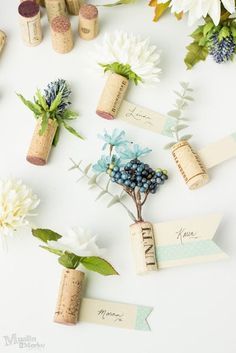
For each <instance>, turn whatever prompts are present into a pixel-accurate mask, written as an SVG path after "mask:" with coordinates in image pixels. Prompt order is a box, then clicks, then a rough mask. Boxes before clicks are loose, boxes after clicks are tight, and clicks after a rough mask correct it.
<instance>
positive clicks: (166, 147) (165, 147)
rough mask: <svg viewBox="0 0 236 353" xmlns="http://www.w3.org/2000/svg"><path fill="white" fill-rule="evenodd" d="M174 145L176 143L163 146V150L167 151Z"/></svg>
mask: <svg viewBox="0 0 236 353" xmlns="http://www.w3.org/2000/svg"><path fill="white" fill-rule="evenodd" d="M175 144H176V142H170V143H168V144H167V145H165V146H164V149H165V150H169V149H170V148H171V147H173V146H174V145H175Z"/></svg>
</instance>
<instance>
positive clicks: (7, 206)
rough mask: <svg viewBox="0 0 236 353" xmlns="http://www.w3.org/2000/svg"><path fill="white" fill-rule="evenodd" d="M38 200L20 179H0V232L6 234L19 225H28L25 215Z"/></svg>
mask: <svg viewBox="0 0 236 353" xmlns="http://www.w3.org/2000/svg"><path fill="white" fill-rule="evenodd" d="M39 202H40V200H39V199H38V197H37V195H35V194H33V192H32V190H31V189H29V188H28V187H27V186H26V185H24V184H22V181H21V180H14V179H13V180H11V179H10V180H7V181H3V180H0V234H1V235H3V236H8V235H11V234H12V233H13V231H14V230H17V229H18V228H20V227H24V226H28V225H29V221H28V219H27V217H29V216H34V214H32V213H31V211H32V210H34V209H35V208H36V207H37V206H38V204H39Z"/></svg>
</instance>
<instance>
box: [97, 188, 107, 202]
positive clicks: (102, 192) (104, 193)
mask: <svg viewBox="0 0 236 353" xmlns="http://www.w3.org/2000/svg"><path fill="white" fill-rule="evenodd" d="M106 193H107V192H106V190H102V191H101V192H100V193H99V194H98V196H97V197H96V199H95V201H98V200H99V199H100V198H101V197H103V196H104V195H106Z"/></svg>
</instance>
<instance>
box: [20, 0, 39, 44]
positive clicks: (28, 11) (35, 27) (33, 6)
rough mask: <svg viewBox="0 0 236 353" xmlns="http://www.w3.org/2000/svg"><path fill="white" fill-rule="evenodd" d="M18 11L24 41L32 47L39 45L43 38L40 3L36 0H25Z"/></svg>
mask: <svg viewBox="0 0 236 353" xmlns="http://www.w3.org/2000/svg"><path fill="white" fill-rule="evenodd" d="M18 13H19V20H20V29H21V37H22V39H23V42H24V43H25V44H26V45H27V46H30V47H34V46H36V45H39V44H40V43H41V42H42V38H43V35H42V28H41V22H40V9H39V5H38V4H37V3H36V2H34V1H30V0H27V1H23V2H22V3H21V4H20V5H19V7H18Z"/></svg>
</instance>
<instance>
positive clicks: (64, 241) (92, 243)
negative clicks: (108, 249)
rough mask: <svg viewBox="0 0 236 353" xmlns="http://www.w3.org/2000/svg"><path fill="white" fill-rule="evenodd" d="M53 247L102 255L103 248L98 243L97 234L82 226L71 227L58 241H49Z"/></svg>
mask: <svg viewBox="0 0 236 353" xmlns="http://www.w3.org/2000/svg"><path fill="white" fill-rule="evenodd" d="M47 244H48V246H49V247H50V248H52V249H58V250H62V251H67V252H70V253H73V254H75V255H78V256H101V255H102V254H103V253H104V250H105V249H103V248H99V247H98V245H97V244H96V236H92V235H91V234H90V233H89V232H88V231H87V230H84V229H83V228H81V227H78V228H71V229H69V230H68V231H67V234H66V235H63V236H62V237H61V238H60V239H58V240H57V241H53V240H52V241H48V242H47Z"/></svg>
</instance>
